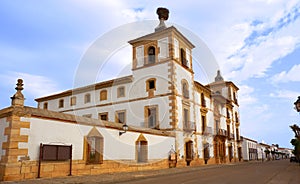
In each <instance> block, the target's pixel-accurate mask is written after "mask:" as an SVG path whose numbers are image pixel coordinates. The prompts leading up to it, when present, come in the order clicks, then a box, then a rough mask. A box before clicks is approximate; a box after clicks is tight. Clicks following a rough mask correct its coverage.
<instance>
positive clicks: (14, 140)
mask: <svg viewBox="0 0 300 184" xmlns="http://www.w3.org/2000/svg"><path fill="white" fill-rule="evenodd" d="M22 86H23V80H22V79H18V83H17V87H16V88H15V89H16V90H17V92H16V93H15V94H14V96H13V97H11V99H12V102H11V104H12V106H11V107H10V108H8V109H7V112H5V115H6V123H7V125H6V128H5V129H4V137H6V142H3V143H2V156H1V162H0V164H1V174H0V177H1V178H0V179H1V180H4V181H8V180H22V179H24V176H25V175H24V173H22V170H21V169H22V168H21V167H22V160H24V158H28V148H20V144H24V143H25V144H26V143H28V135H22V133H21V129H22V128H23V129H24V128H27V129H28V128H30V122H24V121H21V117H24V116H26V113H25V108H24V99H25V98H24V96H23V94H22V90H23V87H22Z"/></svg>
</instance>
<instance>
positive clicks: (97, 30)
mask: <svg viewBox="0 0 300 184" xmlns="http://www.w3.org/2000/svg"><path fill="white" fill-rule="evenodd" d="M160 6H163V7H167V8H168V9H169V10H170V16H169V20H168V24H169V25H172V23H176V24H178V25H180V26H182V27H184V28H186V29H188V30H190V31H191V32H193V33H194V34H196V35H197V36H198V37H199V38H201V40H203V41H204V42H205V44H206V45H207V47H209V49H210V50H211V52H212V53H213V55H214V56H215V58H216V60H217V62H218V65H219V67H220V69H221V71H222V74H223V76H224V78H225V80H232V81H233V82H234V83H236V84H237V86H239V88H240V92H239V101H240V118H241V129H242V130H241V131H242V134H243V135H244V136H246V137H249V138H252V139H256V140H258V141H259V142H260V141H262V140H263V141H264V142H266V143H268V144H272V143H278V144H279V145H280V146H284V147H291V146H290V143H289V141H290V139H291V138H293V136H294V135H293V133H292V131H291V130H290V128H289V127H288V126H289V125H291V124H293V123H298V124H299V123H300V116H299V114H297V113H296V111H295V110H294V109H293V102H294V101H295V100H296V99H297V96H300V74H299V73H300V29H299V28H300V2H299V1H297V0H288V1H287V0H244V1H237V0H228V1H226V2H225V1H224V2H221V1H216V0H213V1H202V0H201V1H199V2H195V1H192V0H186V1H179V0H173V1H168V2H167V1H158V0H152V1H137V0H112V1H107V0H105V1H102V0H99V1H94V0H87V1H79V0H72V1H71V0H62V1H58V0H51V1H50V0H44V1H38V0H36V1H34V0H27V1H21V0H15V1H10V0H2V1H0V26H1V29H0V61H1V62H0V81H1V83H0V88H1V90H0V95H1V99H0V107H1V108H3V107H6V106H9V105H10V98H9V97H10V96H12V95H13V94H14V87H15V86H14V85H15V83H16V79H17V78H18V77H22V78H23V79H24V81H25V86H24V87H25V90H24V94H25V96H26V105H29V106H36V104H35V102H34V100H33V99H34V98H37V97H41V96H44V95H47V94H51V93H55V92H58V91H62V90H66V89H70V88H72V87H73V84H74V77H75V75H76V71H77V69H78V66H79V65H80V62H81V59H82V58H83V56H84V53H85V52H86V51H87V49H88V48H89V46H90V45H91V44H92V43H93V42H94V41H95V40H97V39H98V38H99V37H100V38H101V36H103V35H105V34H106V33H108V32H110V31H111V30H114V29H116V28H117V27H119V26H122V25H124V24H128V23H132V22H136V21H145V20H157V15H156V14H155V11H156V8H157V7H160ZM124 44H125V46H124V49H119V50H118V52H116V53H115V54H114V55H113V56H112V57H111V60H112V61H111V62H112V63H113V64H114V65H113V67H114V68H113V69H116V68H121V70H120V71H118V72H119V73H124V74H126V71H127V70H125V69H124V68H126V66H128V65H129V64H130V62H131V57H130V54H131V52H130V47H129V46H128V45H127V46H126V43H124ZM128 48H129V49H128ZM128 50H129V52H128ZM127 68H128V67H127ZM123 69H124V71H123ZM116 70H117V69H116ZM111 71H114V70H111ZM113 73H114V72H108V73H107V74H105V76H100V77H99V78H100V79H102V78H103V79H106V78H110V77H114V76H113ZM195 73H196V76H197V75H198V77H199V78H201V71H195ZM199 75H200V76H199ZM201 82H203V81H201Z"/></svg>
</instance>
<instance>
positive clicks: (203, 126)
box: [201, 116, 206, 133]
mask: <svg viewBox="0 0 300 184" xmlns="http://www.w3.org/2000/svg"><path fill="white" fill-rule="evenodd" d="M201 119H202V132H203V133H204V132H205V130H206V117H205V116H201Z"/></svg>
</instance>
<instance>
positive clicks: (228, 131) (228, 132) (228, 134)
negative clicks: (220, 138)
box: [227, 125, 230, 137]
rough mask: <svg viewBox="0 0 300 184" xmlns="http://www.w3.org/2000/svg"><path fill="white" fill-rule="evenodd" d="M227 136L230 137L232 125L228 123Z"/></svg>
mask: <svg viewBox="0 0 300 184" xmlns="http://www.w3.org/2000/svg"><path fill="white" fill-rule="evenodd" d="M227 136H228V137H230V125H227Z"/></svg>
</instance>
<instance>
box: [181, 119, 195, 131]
mask: <svg viewBox="0 0 300 184" xmlns="http://www.w3.org/2000/svg"><path fill="white" fill-rule="evenodd" d="M183 131H185V132H192V131H196V124H195V122H192V121H184V122H183Z"/></svg>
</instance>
